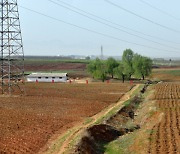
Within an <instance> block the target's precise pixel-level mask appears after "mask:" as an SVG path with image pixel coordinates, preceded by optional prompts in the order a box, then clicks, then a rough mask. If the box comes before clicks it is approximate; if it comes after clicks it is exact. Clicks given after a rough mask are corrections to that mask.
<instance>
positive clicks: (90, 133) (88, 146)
mask: <svg viewBox="0 0 180 154" xmlns="http://www.w3.org/2000/svg"><path fill="white" fill-rule="evenodd" d="M147 86H148V84H146V85H145V86H144V87H143V89H142V90H141V91H140V93H141V94H142V93H144V92H145V91H146V88H147ZM141 102H142V97H141V95H139V96H134V97H133V98H132V99H130V100H129V101H127V103H126V104H125V105H124V107H123V108H121V109H120V110H119V111H118V112H117V114H115V115H113V116H111V117H110V118H109V119H107V120H106V121H104V122H103V123H101V124H99V125H94V126H92V127H90V128H88V129H87V130H86V131H85V133H84V136H83V137H82V138H81V140H80V142H79V143H78V144H77V146H76V147H75V150H74V152H75V153H78V154H84V153H87V154H91V153H93V154H101V153H104V152H105V149H106V148H105V145H107V144H108V143H109V142H111V141H113V140H115V139H117V138H118V137H120V136H123V135H125V134H127V133H129V132H133V131H135V130H137V129H139V128H140V126H139V125H130V126H128V125H127V123H128V122H129V121H131V120H133V119H134V117H135V111H136V109H137V107H138V106H139V104H140V103H141Z"/></svg>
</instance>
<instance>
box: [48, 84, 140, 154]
mask: <svg viewBox="0 0 180 154" xmlns="http://www.w3.org/2000/svg"><path fill="white" fill-rule="evenodd" d="M139 86H140V84H138V85H136V86H134V87H133V88H132V89H131V90H130V91H129V92H127V93H126V94H124V95H123V96H122V97H121V98H120V100H119V101H118V102H117V103H116V104H112V105H110V106H109V107H108V108H106V109H104V110H102V111H101V112H99V113H98V114H96V115H94V116H93V117H91V119H92V120H91V121H90V122H89V123H87V124H84V123H81V124H79V125H76V126H75V127H73V128H72V129H71V130H72V132H71V133H70V135H68V136H67V137H66V138H65V139H64V141H63V143H61V145H58V142H57V143H56V142H55V143H53V145H55V146H56V147H54V149H56V148H57V149H60V151H58V152H55V151H56V150H53V153H58V154H62V153H64V152H65V151H66V150H67V149H69V147H70V143H71V142H72V140H73V139H74V138H76V137H77V136H78V135H80V134H81V133H82V132H83V131H84V130H85V129H86V128H87V127H89V126H91V125H92V124H94V123H95V122H97V120H99V119H101V118H103V117H104V116H105V115H106V114H108V113H109V112H110V111H112V110H113V109H115V108H116V107H121V106H122V104H123V103H124V102H125V101H127V100H128V99H130V97H131V95H132V94H133V92H134V91H135V90H137V89H138V88H139ZM63 136H64V135H62V138H63ZM56 144H57V145H56ZM49 150H50V151H51V147H50V149H49ZM49 150H48V151H49ZM48 151H47V153H51V152H48Z"/></svg>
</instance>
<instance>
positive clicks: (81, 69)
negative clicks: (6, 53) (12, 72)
mask: <svg viewBox="0 0 180 154" xmlns="http://www.w3.org/2000/svg"><path fill="white" fill-rule="evenodd" d="M88 63H89V60H76V59H56V58H55V59H53V58H50V59H47V58H28V59H25V73H26V74H29V73H32V72H53V73H55V72H56V73H69V76H71V77H73V78H76V77H87V76H88V73H87V71H86V65H87V64H88Z"/></svg>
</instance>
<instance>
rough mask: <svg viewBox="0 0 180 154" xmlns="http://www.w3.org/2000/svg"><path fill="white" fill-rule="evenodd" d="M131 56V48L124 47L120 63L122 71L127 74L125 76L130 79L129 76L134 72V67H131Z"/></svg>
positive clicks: (132, 53)
mask: <svg viewBox="0 0 180 154" xmlns="http://www.w3.org/2000/svg"><path fill="white" fill-rule="evenodd" d="M133 56H134V52H133V51H132V50H131V49H126V50H125V51H124V52H123V56H122V63H123V66H124V68H125V69H124V73H125V74H126V75H127V77H128V78H129V79H130V78H131V76H132V75H133V73H134V69H133Z"/></svg>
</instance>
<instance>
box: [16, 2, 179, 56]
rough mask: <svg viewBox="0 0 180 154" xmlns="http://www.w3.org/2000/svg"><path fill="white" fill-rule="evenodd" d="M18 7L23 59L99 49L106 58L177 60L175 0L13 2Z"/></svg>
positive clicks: (75, 53) (177, 11)
mask: <svg viewBox="0 0 180 154" xmlns="http://www.w3.org/2000/svg"><path fill="white" fill-rule="evenodd" d="M18 4H19V14H20V22H21V30H22V37H23V44H24V52H25V55H48V56H56V55H87V56H88V55H100V52H101V51H100V49H101V45H102V46H103V53H104V55H108V56H121V55H122V53H123V51H124V50H125V49H129V48H130V49H132V50H133V51H134V52H135V53H138V54H141V55H144V56H149V57H169V58H172V57H180V10H179V6H180V1H179V0H171V1H170V0H158V1H157V0H151V1H150V0H38V1H37V0H19V1H18ZM71 6H72V7H71ZM76 8H78V9H80V10H82V11H84V12H82V11H80V10H77V9H76ZM28 9H30V10H31V11H30V10H28ZM32 10H33V11H32ZM72 10H74V11H72ZM34 11H36V12H34ZM86 12H88V13H90V14H92V15H94V16H92V15H90V14H86ZM39 13H41V14H39ZM42 14H43V15H42Z"/></svg>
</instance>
